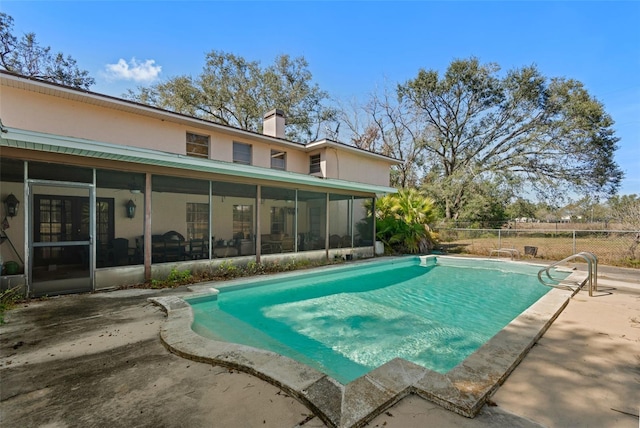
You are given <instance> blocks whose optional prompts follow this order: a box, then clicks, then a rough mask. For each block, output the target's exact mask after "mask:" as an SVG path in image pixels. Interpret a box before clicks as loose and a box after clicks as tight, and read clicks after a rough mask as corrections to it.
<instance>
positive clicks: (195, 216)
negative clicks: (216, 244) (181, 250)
mask: <svg viewBox="0 0 640 428" xmlns="http://www.w3.org/2000/svg"><path fill="white" fill-rule="evenodd" d="M208 235H209V204H202V203H196V202H187V239H200V238H206V237H207V236H208Z"/></svg>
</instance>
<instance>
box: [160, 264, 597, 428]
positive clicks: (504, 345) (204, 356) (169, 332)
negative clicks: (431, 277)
mask: <svg viewBox="0 0 640 428" xmlns="http://www.w3.org/2000/svg"><path fill="white" fill-rule="evenodd" d="M439 257H442V256H439ZM482 260H486V259H482ZM494 260H495V259H494ZM505 263H519V262H505ZM528 264H532V263H528ZM586 278H587V275H586V273H585V272H580V271H572V273H571V275H570V276H569V277H568V278H567V280H570V281H574V282H578V283H580V284H584V282H585V280H586ZM271 279H273V278H271ZM216 285H217V284H216ZM216 288H218V287H216ZM216 288H214V287H211V286H198V287H197V288H194V289H195V290H198V291H197V292H194V293H191V294H189V295H188V296H187V295H185V296H183V297H184V298H187V297H188V298H189V299H192V298H193V297H198V296H200V295H203V296H204V295H206V294H212V293H216V292H217V290H216ZM577 292H578V291H577V290H576V291H570V290H564V289H556V288H554V289H551V290H550V291H549V292H548V293H547V294H545V295H544V296H542V297H541V298H540V299H539V300H538V301H537V302H536V303H534V304H533V305H532V306H530V307H529V308H528V309H526V310H525V311H524V312H522V313H521V314H520V315H519V316H518V317H516V318H515V319H514V320H513V321H511V322H510V323H509V324H508V325H507V326H506V327H504V328H503V329H502V330H501V331H500V332H498V333H497V334H496V335H495V336H493V337H492V338H491V339H490V340H489V341H488V342H487V343H485V344H484V345H483V346H481V347H480V348H479V349H478V350H477V351H475V352H474V353H473V354H471V355H470V356H469V357H467V358H466V359H465V360H464V361H463V362H461V363H460V364H459V365H458V366H456V367H455V368H453V369H452V370H450V371H449V372H448V373H447V374H440V373H437V372H435V371H432V370H429V369H426V368H424V367H422V366H419V365H417V364H414V363H412V362H409V361H407V360H404V359H401V358H396V359H393V360H391V361H389V362H387V363H386V364H384V365H382V366H380V367H378V368H376V369H374V370H372V371H370V372H368V373H367V374H365V375H363V376H361V377H359V378H357V379H355V380H353V381H352V382H349V383H348V384H346V385H343V384H341V383H340V382H338V381H337V380H335V379H333V378H331V377H330V376H328V375H326V374H324V373H322V372H320V371H318V370H316V369H313V368H311V367H309V366H307V365H305V364H302V363H300V362H298V361H295V360H293V359H291V358H288V357H285V356H282V355H279V354H277V353H274V352H271V351H267V350H263V349H258V348H253V347H250V346H246V345H240V344H235V343H229V342H222V341H216V340H212V339H208V338H205V337H203V336H200V335H199V334H197V333H196V332H194V331H193V330H192V329H191V325H192V324H193V311H192V309H191V306H190V305H189V303H188V302H187V301H186V300H184V298H183V297H180V296H163V297H153V298H150V299H149V301H151V302H153V303H155V304H157V305H159V306H161V307H162V308H163V309H164V310H165V311H166V314H167V318H166V320H165V322H164V323H163V325H162V327H161V329H160V338H161V340H162V342H163V344H164V345H165V346H166V347H167V349H169V350H170V351H171V352H173V353H175V354H177V355H179V356H181V357H183V358H187V359H190V360H193V361H198V362H202V363H208V364H213V365H221V366H225V367H229V368H232V369H236V370H240V371H243V372H247V373H249V374H252V375H254V376H256V377H258V378H261V379H263V380H265V381H267V382H269V383H271V384H273V385H275V386H277V387H279V388H281V389H282V390H284V391H285V392H286V393H288V394H290V395H291V396H293V397H295V398H296V399H298V400H299V401H301V402H302V403H304V404H305V405H306V406H307V407H309V408H310V409H311V410H312V411H313V412H314V414H315V415H316V416H318V417H319V418H320V419H321V420H322V421H323V422H324V423H325V424H327V425H328V426H330V427H337V428H351V427H360V426H363V425H365V424H366V423H367V422H369V421H370V420H372V419H373V418H375V417H376V416H377V415H379V414H380V413H382V412H383V411H384V410H385V409H387V408H389V407H391V406H392V405H394V404H395V403H397V402H398V401H400V400H401V399H403V398H404V397H406V396H407V395H409V394H417V395H419V396H421V397H423V398H425V399H427V400H429V401H432V402H434V403H436V404H438V405H440V406H442V407H444V408H445V409H447V410H450V411H453V412H455V413H458V414H460V415H463V416H466V417H469V418H473V417H474V416H475V415H476V414H477V413H478V412H479V411H480V409H481V408H482V406H483V405H484V404H485V402H486V401H487V399H488V398H489V397H490V396H491V395H492V394H493V392H495V390H496V389H497V388H498V387H499V386H500V385H501V384H502V383H503V382H504V381H505V380H506V378H507V377H508V376H509V374H510V373H511V372H512V371H513V370H514V369H515V368H516V367H517V365H518V364H519V363H520V362H521V361H522V359H523V358H524V357H525V356H526V354H527V353H528V351H529V349H531V347H533V345H534V344H535V343H536V342H537V341H538V339H539V338H540V337H541V336H542V335H543V334H544V332H545V331H546V330H547V329H548V328H549V326H550V325H551V324H552V323H553V321H554V320H555V319H556V318H557V317H558V315H559V314H560V313H561V312H562V310H563V309H564V308H565V307H566V305H567V304H568V303H569V300H570V299H571V297H572V296H573V295H574V294H576V293H577Z"/></svg>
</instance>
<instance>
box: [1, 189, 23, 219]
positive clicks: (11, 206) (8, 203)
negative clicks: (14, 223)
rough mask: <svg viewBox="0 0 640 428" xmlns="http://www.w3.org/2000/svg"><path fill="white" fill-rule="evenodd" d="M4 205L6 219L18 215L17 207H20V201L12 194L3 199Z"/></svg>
mask: <svg viewBox="0 0 640 428" xmlns="http://www.w3.org/2000/svg"><path fill="white" fill-rule="evenodd" d="M4 205H5V208H6V213H7V216H8V217H15V216H17V215H18V207H19V206H20V201H19V200H18V198H16V197H15V195H14V194H13V193H11V194H10V195H9V196H7V197H6V198H5V200H4Z"/></svg>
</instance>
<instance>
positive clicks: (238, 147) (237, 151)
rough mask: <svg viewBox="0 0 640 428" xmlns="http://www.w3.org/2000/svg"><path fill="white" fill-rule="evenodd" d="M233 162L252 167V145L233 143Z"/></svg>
mask: <svg viewBox="0 0 640 428" xmlns="http://www.w3.org/2000/svg"><path fill="white" fill-rule="evenodd" d="M233 162H234V163H241V164H243V165H251V144H244V143H237V142H235V141H234V142H233Z"/></svg>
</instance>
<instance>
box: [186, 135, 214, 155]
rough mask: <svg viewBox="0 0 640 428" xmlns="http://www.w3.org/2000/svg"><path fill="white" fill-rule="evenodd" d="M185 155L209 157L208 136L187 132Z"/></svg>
mask: <svg viewBox="0 0 640 428" xmlns="http://www.w3.org/2000/svg"><path fill="white" fill-rule="evenodd" d="M187 156H194V157H197V158H204V159H209V137H208V136H206V135H198V134H192V133H190V132H187Z"/></svg>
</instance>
